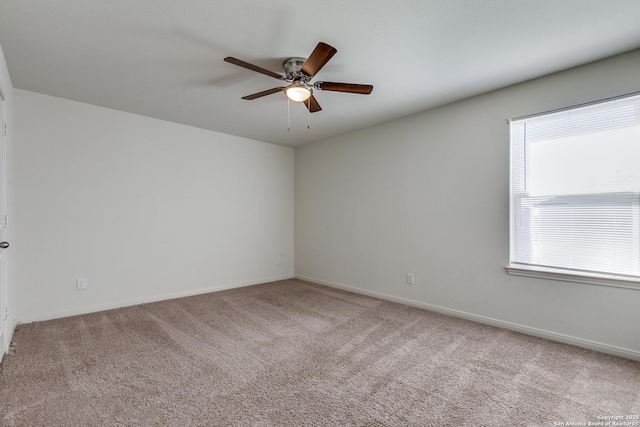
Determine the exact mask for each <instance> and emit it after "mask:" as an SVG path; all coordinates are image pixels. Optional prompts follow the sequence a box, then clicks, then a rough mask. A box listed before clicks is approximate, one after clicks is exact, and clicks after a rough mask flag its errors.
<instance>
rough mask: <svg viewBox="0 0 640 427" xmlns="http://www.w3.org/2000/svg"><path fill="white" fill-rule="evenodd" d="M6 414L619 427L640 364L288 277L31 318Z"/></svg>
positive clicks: (638, 390)
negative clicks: (609, 419) (78, 313)
mask: <svg viewBox="0 0 640 427" xmlns="http://www.w3.org/2000/svg"><path fill="white" fill-rule="evenodd" d="M0 408H1V412H0V425H2V426H314V425H317V426H554V425H556V426H559V425H572V424H569V423H578V424H573V425H597V424H587V423H598V422H600V421H602V422H603V424H601V425H606V424H605V423H606V420H605V419H604V418H603V417H607V416H633V415H640V363H638V362H634V361H631V360H626V359H622V358H618V357H614V356H609V355H605V354H600V353H596V352H592V351H588V350H584V349H580V348H576V347H573V346H569V345H565V344H559V343H555V342H551V341H548V340H544V339H539V338H535V337H531V336H526V335H522V334H519V333H515V332H511V331H507V330H502V329H499V328H495V327H491V326H487V325H482V324H478V323H474V322H470V321H466V320H461V319H457V318H453V317H448V316H444V315H440V314H436V313H432V312H429V311H424V310H420V309H417V308H413V307H407V306H403V305H400V304H396V303H392V302H387V301H382V300H378V299H375V298H370V297H366V296H362V295H357V294H352V293H349V292H343V291H340V290H336V289H332V288H327V287H323V286H319V285H315V284H311V283H308V282H303V281H299V280H285V281H279V282H273V283H267V284H262V285H256V286H249V287H245V288H239V289H233V290H227V291H222V292H215V293H210V294H205V295H198V296H193V297H188V298H180V299H174V300H169V301H162V302H157V303H151V304H143V305H137V306H133V307H126V308H120V309H117V310H109V311H104V312H99V313H92V314H87V315H82V316H74V317H68V318H64V319H57V320H51V321H46V322H34V323H30V324H25V325H21V326H20V327H19V328H18V329H17V330H16V332H15V336H14V343H13V350H12V351H11V352H10V353H9V354H8V355H6V356H5V358H4V360H3V362H2V365H1V366H0ZM599 417H600V418H599ZM616 421H617V422H623V421H626V422H629V424H618V425H633V424H631V422H637V423H636V425H637V426H640V420H636V421H634V420H624V419H617V420H616ZM582 423H583V424H582ZM610 425H615V424H610Z"/></svg>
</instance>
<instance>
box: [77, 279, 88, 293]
mask: <svg viewBox="0 0 640 427" xmlns="http://www.w3.org/2000/svg"><path fill="white" fill-rule="evenodd" d="M76 289H77V290H79V291H80V290H83V289H87V279H85V278H84V277H78V278H77V279H76Z"/></svg>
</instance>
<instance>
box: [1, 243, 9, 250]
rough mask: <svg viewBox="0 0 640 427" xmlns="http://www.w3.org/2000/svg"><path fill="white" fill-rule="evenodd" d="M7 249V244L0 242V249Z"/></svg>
mask: <svg viewBox="0 0 640 427" xmlns="http://www.w3.org/2000/svg"><path fill="white" fill-rule="evenodd" d="M8 247H9V242H0V248H2V249H7V248H8Z"/></svg>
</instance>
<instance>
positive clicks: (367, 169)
mask: <svg viewBox="0 0 640 427" xmlns="http://www.w3.org/2000/svg"><path fill="white" fill-rule="evenodd" d="M639 69H640V51H635V52H631V53H628V54H625V55H621V56H617V57H613V58H610V59H607V60H603V61H600V62H597V63H593V64H589V65H585V66H582V67H579V68H575V69H572V70H568V71H565V72H561V73H557V74H554V75H550V76H547V77H543V78H540V79H537V80H534V81H530V82H526V83H523V84H519V85H516V86H512V87H508V88H505V89H502V90H498V91H495V92H492V93H488V94H485V95H482V96H478V97H475V98H472V99H468V100H464V101H461V102H458V103H454V104H451V105H447V106H444V107H441V108H437V109H433V110H430V111H426V112H424V113H421V114H417V115H414V116H410V117H406V118H403V119H399V120H395V121H392V122H388V123H385V124H382V125H378V126H375V127H370V128H367V129H364V130H360V131H357V132H354V133H351V134H347V135H342V136H339V137H335V138H332V139H329V140H325V141H321V142H318V143H314V144H310V145H307V146H304V147H301V148H299V149H297V150H296V159H295V161H296V172H295V185H296V186H295V221H296V223H295V260H296V261H295V272H296V276H297V277H300V278H304V279H308V280H312V281H315V282H318V283H324V284H328V285H331V286H337V287H342V288H346V289H350V290H355V291H358V292H362V293H367V294H371V295H377V296H382V297H384V298H389V299H393V300H397V301H402V302H405V303H409V304H413V305H417V306H420V307H424V308H428V309H432V310H437V311H441V312H445V313H450V314H454V315H458V316H461V317H467V318H470V319H474V320H479V321H483V322H486V323H490V324H495V325H499V326H503V327H508V328H511V329H515V330H520V331H523V332H526V333H530V334H534V335H540V336H545V337H549V338H553V339H557V340H561V341H565V342H570V343H574V344H578V345H582V346H585V347H589V348H594V349H598V350H602V351H605V352H610V353H614V354H620V355H623V356H626V357H631V358H636V359H640V334H638V329H637V327H636V325H638V324H640V310H638V307H640V290H631V289H623V288H614V287H605V286H597V285H587V284H577V283H569V282H560V281H552V280H545V279H535V278H528V277H527V278H525V277H517V276H510V275H508V274H507V273H506V271H505V268H504V267H505V266H506V265H507V263H508V260H509V252H508V245H509V229H508V228H509V227H508V224H509V218H508V214H509V193H508V184H509V133H508V126H507V123H506V119H507V118H512V117H518V116H523V115H527V114H532V113H536V112H542V111H547V110H550V109H555V108H560V107H566V106H571V105H575V104H579V103H583V102H587V101H592V100H597V99H602V98H606V97H610V96H615V95H620V94H625V93H630V92H635V91H638V90H640V73H638V70H639ZM372 96H375V93H374V95H372ZM407 272H412V273H414V274H415V281H416V283H415V285H407V284H406V273H407Z"/></svg>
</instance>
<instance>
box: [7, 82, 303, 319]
mask: <svg viewBox="0 0 640 427" xmlns="http://www.w3.org/2000/svg"><path fill="white" fill-rule="evenodd" d="M167 102H171V100H170V99H167ZM14 106H15V187H16V201H15V208H16V209H15V210H16V214H15V220H14V225H15V228H16V234H17V235H18V236H19V238H20V241H19V244H17V245H15V247H14V248H13V249H14V255H15V261H16V264H17V265H16V272H15V273H16V274H15V276H16V277H15V280H16V291H17V295H16V315H17V317H18V320H19V321H20V322H29V321H33V320H40V319H48V318H54V317H59V316H65V315H71V314H77V313H83V312H90V311H95V310H99V309H104V308H111V307H117V306H121V305H128V304H133V303H139V302H144V301H152V300H157V299H163V298H169V297H174V296H181V295H189V294H194V293H201V292H206V291H212V290H217V289H222V288H227V287H236V286H241V285H248V284H256V283H261V282H265V281H270V280H277V279H282V278H289V277H292V276H293V211H294V209H293V192H294V188H293V177H294V175H293V174H294V151H293V149H291V148H285V147H280V146H276V145H272V144H266V143H263V142H258V141H253V140H248V139H244V138H239V137H234V136H229V135H225V134H221V133H217V132H211V131H207V130H202V129H197V128H192V127H188V126H183V125H178V124H175V123H170V122H166V121H161V120H156V119H151V118H148V117H142V116H137V115H133V114H129V113H124V112H120V111H115V110H110V109H106V108H102V107H97V106H93V105H87V104H82V103H77V102H73V101H68V100H64V99H60V98H55V97H51V96H46V95H41V94H37V93H33V92H27V91H23V90H15V104H14ZM212 114H215V113H214V112H212ZM277 256H281V257H282V264H281V265H277V263H276V257H277ZM78 277H84V278H86V279H87V281H88V289H87V290H84V291H77V290H76V289H75V285H76V278H78Z"/></svg>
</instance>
